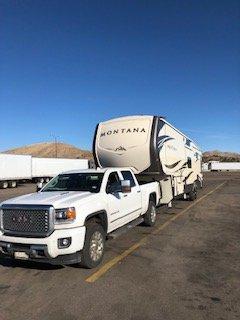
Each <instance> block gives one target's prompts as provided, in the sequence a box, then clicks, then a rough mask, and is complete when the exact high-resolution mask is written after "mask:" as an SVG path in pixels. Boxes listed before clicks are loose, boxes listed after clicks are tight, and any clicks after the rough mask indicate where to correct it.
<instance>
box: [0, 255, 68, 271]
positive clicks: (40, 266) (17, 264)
mask: <svg viewBox="0 0 240 320" xmlns="http://www.w3.org/2000/svg"><path fill="white" fill-rule="evenodd" d="M0 266H3V267H6V268H22V269H34V270H59V269H63V268H64V266H61V265H59V266H55V265H51V264H47V263H39V262H34V261H22V260H14V259H11V258H8V257H2V256H0Z"/></svg>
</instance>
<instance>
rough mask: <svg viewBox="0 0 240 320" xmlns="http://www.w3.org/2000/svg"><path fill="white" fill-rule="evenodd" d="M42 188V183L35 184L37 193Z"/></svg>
mask: <svg viewBox="0 0 240 320" xmlns="http://www.w3.org/2000/svg"><path fill="white" fill-rule="evenodd" d="M42 187H43V183H42V182H38V183H37V192H39V191H40V190H41V189H42Z"/></svg>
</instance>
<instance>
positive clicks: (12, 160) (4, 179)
mask: <svg viewBox="0 0 240 320" xmlns="http://www.w3.org/2000/svg"><path fill="white" fill-rule="evenodd" d="M88 168H89V160H87V159H62V158H35V157H32V156H29V155H15V154H3V153H0V188H3V189H5V188H8V187H10V188H15V187H16V186H17V183H18V182H21V181H25V180H33V181H40V182H44V181H46V182H47V181H49V180H50V179H51V178H52V177H54V176H56V175H57V174H59V173H61V172H63V171H68V170H81V169H88Z"/></svg>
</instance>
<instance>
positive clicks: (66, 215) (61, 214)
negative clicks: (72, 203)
mask: <svg viewBox="0 0 240 320" xmlns="http://www.w3.org/2000/svg"><path fill="white" fill-rule="evenodd" d="M75 219H76V210H75V208H73V207H71V208H63V209H55V221H56V222H57V223H61V222H62V223H64V222H72V221H74V220H75Z"/></svg>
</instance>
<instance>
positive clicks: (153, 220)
mask: <svg viewBox="0 0 240 320" xmlns="http://www.w3.org/2000/svg"><path fill="white" fill-rule="evenodd" d="M150 216H151V221H152V222H155V220H156V216H157V213H156V208H155V207H154V206H152V208H151V213H150Z"/></svg>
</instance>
